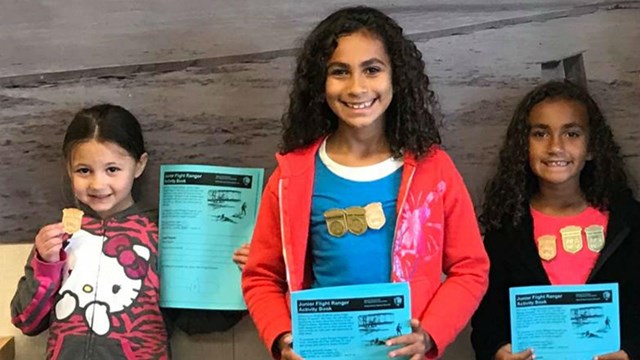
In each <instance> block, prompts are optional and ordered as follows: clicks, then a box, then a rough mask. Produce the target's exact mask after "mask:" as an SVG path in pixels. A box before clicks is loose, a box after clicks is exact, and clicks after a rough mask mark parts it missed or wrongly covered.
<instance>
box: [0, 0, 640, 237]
mask: <svg viewBox="0 0 640 360" xmlns="http://www.w3.org/2000/svg"><path fill="white" fill-rule="evenodd" d="M639 18H640V9H637V8H626V9H625V8H623V9H611V10H602V11H599V12H596V13H594V14H590V15H584V16H579V17H571V18H564V19H557V20H551V21H547V22H543V23H528V24H522V25H517V26H511V27H505V28H502V29H495V30H484V31H478V32H475V33H472V34H467V35H460V36H451V37H445V38H439V39H434V40H430V41H427V42H423V43H419V44H418V45H419V48H420V49H421V50H422V52H423V54H424V56H425V59H426V61H427V72H428V74H430V75H431V78H432V81H433V83H434V89H435V90H436V92H437V93H438V96H439V98H440V102H441V107H442V113H443V114H444V125H443V129H442V134H443V138H444V143H445V148H446V149H447V150H448V151H449V153H450V154H451V156H452V157H453V159H454V161H455V162H456V164H457V166H458V168H459V169H460V171H461V173H462V175H463V176H464V178H465V181H466V182H467V185H468V187H469V189H470V192H471V194H472V197H473V199H474V201H475V202H476V204H478V203H479V201H480V200H481V191H482V187H483V184H484V182H485V180H486V177H487V175H488V174H489V172H490V171H491V169H492V167H493V164H494V160H495V156H496V154H497V149H498V146H499V144H500V142H501V136H502V134H503V132H504V129H505V127H506V124H507V122H508V120H509V117H510V115H511V112H512V110H513V108H514V106H515V103H516V102H517V101H518V99H519V98H520V97H521V96H522V95H523V94H524V93H525V92H527V91H528V90H529V89H531V88H532V87H533V86H534V85H536V84H538V83H539V82H540V78H539V76H540V69H539V64H538V62H539V61H542V60H549V59H550V58H554V57H556V56H558V55H562V54H563V53H568V52H572V51H573V50H586V52H585V55H584V56H585V65H586V68H587V76H588V78H589V88H590V90H591V91H592V92H593V94H594V96H595V97H596V98H597V99H598V101H599V103H600V104H601V106H602V108H603V109H604V112H605V114H606V115H607V116H608V118H609V120H610V122H611V124H612V126H613V128H614V131H615V134H616V137H617V140H618V141H619V143H620V144H621V145H622V148H623V153H624V155H625V158H626V160H627V163H628V167H629V169H630V171H631V172H632V174H635V176H636V178H638V175H640V157H639V154H640V150H639V149H638V145H639V144H640V142H639V140H640V126H639V125H638V122H639V121H640V52H638V50H637V44H639V43H640V24H639V23H638V19H639ZM293 61H294V59H293V58H290V57H282V58H277V59H274V60H270V61H264V62H248V63H237V64H230V65H225V66H221V67H218V68H214V69H199V68H190V69H187V70H185V71H179V72H172V73H153V74H139V75H134V76H129V77H122V78H114V77H110V78H99V79H87V80H81V81H68V82H61V83H54V84H47V85H39V86H34V87H19V88H4V89H0V108H1V109H2V111H1V113H0V153H1V154H2V156H1V158H0V174H1V175H0V209H2V211H1V216H0V239H3V240H4V241H7V240H8V241H10V242H23V241H32V239H33V236H34V234H35V233H36V232H37V230H38V228H39V227H41V226H42V225H43V224H46V223H49V222H53V221H57V219H59V217H60V209H61V207H62V206H63V205H64V204H65V202H67V201H69V200H70V197H69V195H68V193H67V192H66V191H65V189H66V188H67V187H68V185H67V184H66V182H65V178H66V175H65V171H64V168H63V164H62V160H61V156H60V146H61V142H62V137H63V133H64V130H65V127H66V125H67V124H68V122H69V121H70V120H71V117H72V115H73V113H74V112H75V111H77V110H79V109H80V108H81V107H83V106H87V105H91V104H95V103H99V102H113V103H117V104H121V105H123V106H125V107H127V108H129V109H130V110H131V111H132V112H133V113H134V114H136V115H137V116H138V118H139V119H140V121H141V122H142V124H143V128H144V132H145V136H146V140H147V147H148V150H149V153H150V156H151V165H150V166H149V167H148V168H147V171H146V174H145V176H144V179H143V180H142V183H141V184H140V185H141V190H142V193H143V194H142V198H143V201H145V202H149V203H154V202H156V201H157V188H158V186H157V183H158V166H159V164H161V163H204V164H217V165H230V166H251V167H264V168H266V171H267V173H271V171H272V170H273V168H274V166H275V159H274V157H273V154H274V153H275V151H276V150H277V144H278V141H279V135H280V120H279V119H280V116H281V114H282V112H283V111H284V109H285V106H286V97H287V91H288V86H289V83H290V75H291V73H292V66H293Z"/></svg>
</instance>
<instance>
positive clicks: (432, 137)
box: [280, 6, 440, 158]
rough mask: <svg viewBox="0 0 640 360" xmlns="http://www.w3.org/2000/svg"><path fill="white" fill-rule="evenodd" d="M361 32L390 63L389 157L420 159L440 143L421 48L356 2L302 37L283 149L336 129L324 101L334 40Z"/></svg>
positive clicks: (380, 14)
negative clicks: (407, 154) (374, 41)
mask: <svg viewBox="0 0 640 360" xmlns="http://www.w3.org/2000/svg"><path fill="white" fill-rule="evenodd" d="M359 31H366V32H367V33H369V34H371V35H373V36H375V38H377V39H379V40H380V41H381V42H382V43H383V44H384V47H385V49H386V52H387V54H388V55H389V59H390V62H391V64H390V65H391V71H392V86H393V99H392V100H391V104H390V105H389V107H388V108H387V110H386V112H385V136H386V139H387V142H388V143H389V146H390V148H391V151H392V153H393V156H394V157H400V156H401V155H402V153H403V152H405V151H408V152H410V153H412V154H413V155H414V156H415V157H416V158H420V157H422V156H424V155H425V154H427V153H428V151H429V149H430V148H431V146H432V145H434V144H440V134H439V132H438V121H437V120H436V118H435V116H434V114H433V113H434V109H437V102H436V99H435V95H434V93H433V91H431V90H430V89H429V84H430V82H429V77H428V76H427V75H426V74H425V70H424V69H425V64H424V61H423V60H422V53H421V52H420V50H418V48H417V47H416V45H415V44H414V43H413V42H412V41H411V40H409V39H407V38H406V37H405V36H404V35H403V30H402V28H401V27H400V26H399V25H398V24H397V23H396V22H395V21H394V20H393V19H391V18H390V17H389V16H387V15H385V14H384V13H383V12H381V11H379V10H377V9H374V8H370V7H366V6H356V7H348V8H344V9H341V10H338V11H336V12H334V13H333V14H331V15H329V16H328V17H327V18H326V19H324V20H323V21H321V22H320V23H319V24H318V25H317V26H316V27H315V28H314V29H313V30H312V31H311V33H310V34H309V35H308V37H307V38H306V40H305V42H304V45H303V47H302V49H301V51H300V53H299V55H298V58H297V66H296V70H295V73H294V79H293V87H292V89H291V92H290V94H289V108H288V110H287V112H286V113H285V114H284V115H283V116H282V123H283V128H284V130H283V136H282V144H281V148H280V152H281V153H283V154H285V153H288V152H291V151H294V150H297V149H300V148H304V147H306V146H308V145H310V144H312V143H313V142H315V141H316V140H318V139H320V138H322V137H324V136H327V135H329V134H331V133H333V132H334V131H335V130H336V129H337V128H338V121H339V120H338V118H337V116H336V115H335V114H334V113H333V111H332V110H331V109H330V108H329V106H328V105H327V103H326V101H325V83H326V78H327V63H328V61H329V59H330V58H331V56H332V55H333V52H334V51H335V49H336V47H337V45H338V39H339V38H340V37H342V36H346V35H349V34H353V33H356V32H359Z"/></svg>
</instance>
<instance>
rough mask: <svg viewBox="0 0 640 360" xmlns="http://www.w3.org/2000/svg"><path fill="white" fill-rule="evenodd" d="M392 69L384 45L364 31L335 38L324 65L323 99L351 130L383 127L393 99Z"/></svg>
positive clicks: (341, 123) (342, 124)
mask: <svg viewBox="0 0 640 360" xmlns="http://www.w3.org/2000/svg"><path fill="white" fill-rule="evenodd" d="M391 75H392V69H391V63H390V60H389V56H388V54H387V52H386V50H385V47H384V44H383V43H382V41H380V39H379V38H378V37H376V36H375V35H372V34H370V33H369V32H366V31H358V32H355V33H352V34H349V35H344V36H341V37H340V38H339V39H338V46H337V47H336V49H335V51H334V52H333V55H332V56H331V59H329V62H328V64H327V79H326V84H325V96H326V101H327V104H328V105H329V107H330V108H331V110H332V111H333V112H334V113H335V114H336V116H337V117H338V118H339V119H340V125H339V126H341V127H342V126H346V127H349V128H352V129H363V128H369V127H372V126H374V127H379V128H380V129H381V130H382V129H384V113H385V111H386V110H387V108H388V107H389V104H390V103H391V100H392V98H393V86H392V78H391Z"/></svg>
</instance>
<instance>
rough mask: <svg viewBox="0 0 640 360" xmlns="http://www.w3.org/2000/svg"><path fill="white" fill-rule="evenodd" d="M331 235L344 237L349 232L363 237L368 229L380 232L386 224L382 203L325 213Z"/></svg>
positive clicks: (331, 210) (332, 210)
mask: <svg viewBox="0 0 640 360" xmlns="http://www.w3.org/2000/svg"><path fill="white" fill-rule="evenodd" d="M324 220H325V222H326V224H327V231H328V232H329V235H331V236H334V237H342V236H344V234H346V233H347V231H348V232H350V233H352V234H354V235H362V234H364V233H365V232H367V230H368V229H372V230H380V229H381V228H382V227H383V226H384V224H385V223H386V221H387V220H386V218H385V216H384V211H383V209H382V203H379V202H375V203H371V204H369V205H367V206H365V207H361V206H352V207H349V208H346V209H329V210H327V211H325V212H324Z"/></svg>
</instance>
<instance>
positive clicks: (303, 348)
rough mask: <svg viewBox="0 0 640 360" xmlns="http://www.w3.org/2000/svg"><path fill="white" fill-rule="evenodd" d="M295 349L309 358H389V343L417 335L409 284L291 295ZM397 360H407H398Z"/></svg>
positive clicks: (301, 292)
mask: <svg viewBox="0 0 640 360" xmlns="http://www.w3.org/2000/svg"><path fill="white" fill-rule="evenodd" d="M291 320H292V325H293V350H294V351H295V352H296V353H297V354H299V355H300V356H302V357H303V358H304V359H305V360H320V359H324V360H326V359H331V360H346V359H369V360H376V359H381V360H382V359H388V358H389V352H390V351H391V350H393V349H395V348H396V347H388V346H386V345H385V342H386V341H387V340H388V339H390V338H393V337H396V336H400V335H403V334H408V333H411V326H410V322H411V298H410V292H409V285H408V284H407V283H384V284H367V285H353V286H339V287H327V288H320V289H311V290H303V291H295V292H292V293H291ZM397 359H406V358H404V357H397Z"/></svg>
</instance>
